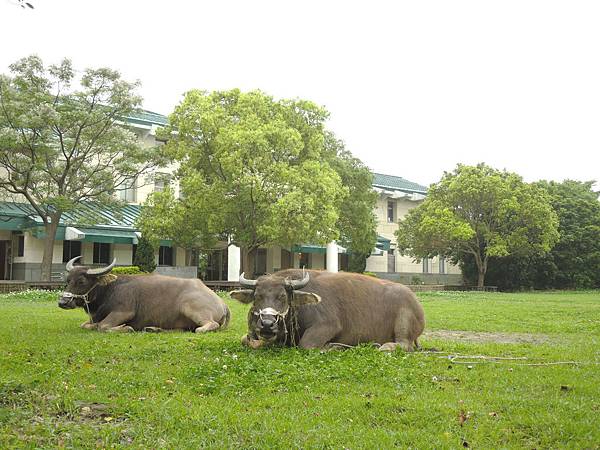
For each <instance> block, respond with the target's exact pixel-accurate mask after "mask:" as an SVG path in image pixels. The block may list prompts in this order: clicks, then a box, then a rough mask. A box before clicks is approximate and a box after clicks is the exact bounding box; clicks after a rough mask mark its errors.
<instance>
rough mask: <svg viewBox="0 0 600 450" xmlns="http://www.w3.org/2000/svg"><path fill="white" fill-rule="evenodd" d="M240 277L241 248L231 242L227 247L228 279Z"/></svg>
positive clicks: (232, 279) (233, 279) (236, 279)
mask: <svg viewBox="0 0 600 450" xmlns="http://www.w3.org/2000/svg"><path fill="white" fill-rule="evenodd" d="M239 279H240V248H239V247H238V246H236V245H233V244H229V246H228V247H227V281H239Z"/></svg>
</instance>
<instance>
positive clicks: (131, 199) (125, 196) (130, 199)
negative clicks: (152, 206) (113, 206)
mask: <svg viewBox="0 0 600 450" xmlns="http://www.w3.org/2000/svg"><path fill="white" fill-rule="evenodd" d="M136 186H137V179H134V180H132V181H131V182H130V184H129V185H128V186H127V188H126V189H122V190H120V191H119V198H120V199H121V200H123V201H125V202H127V203H135V202H137V187H136Z"/></svg>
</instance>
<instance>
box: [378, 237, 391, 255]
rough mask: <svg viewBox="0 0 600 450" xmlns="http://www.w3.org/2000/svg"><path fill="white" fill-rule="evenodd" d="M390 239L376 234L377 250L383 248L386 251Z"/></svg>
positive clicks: (388, 248) (388, 247)
mask: <svg viewBox="0 0 600 450" xmlns="http://www.w3.org/2000/svg"><path fill="white" fill-rule="evenodd" d="M391 242H392V241H391V240H390V239H387V238H384V237H383V236H377V244H375V247H377V248H378V249H379V250H385V251H386V252H387V251H389V250H390V243H391Z"/></svg>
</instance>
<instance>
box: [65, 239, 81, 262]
mask: <svg viewBox="0 0 600 450" xmlns="http://www.w3.org/2000/svg"><path fill="white" fill-rule="evenodd" d="M76 256H81V241H63V259H62V260H63V262H64V263H66V262H69V261H70V260H72V259H73V258H75V257H76Z"/></svg>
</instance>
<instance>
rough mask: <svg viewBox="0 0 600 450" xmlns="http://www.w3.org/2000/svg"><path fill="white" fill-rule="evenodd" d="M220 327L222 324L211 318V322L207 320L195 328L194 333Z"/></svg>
mask: <svg viewBox="0 0 600 450" xmlns="http://www.w3.org/2000/svg"><path fill="white" fill-rule="evenodd" d="M219 327H220V325H219V324H218V323H217V322H215V321H214V320H211V321H210V322H206V323H205V324H204V325H202V326H200V327H198V328H196V329H195V330H194V333H206V332H208V331H214V330H218V329H219Z"/></svg>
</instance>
